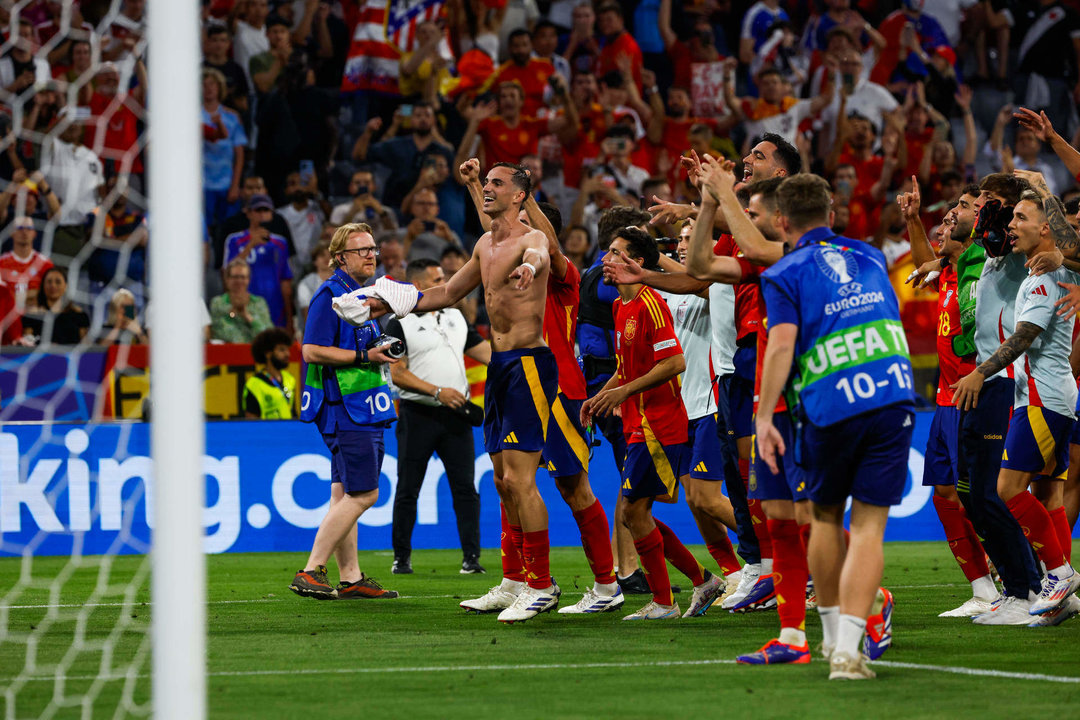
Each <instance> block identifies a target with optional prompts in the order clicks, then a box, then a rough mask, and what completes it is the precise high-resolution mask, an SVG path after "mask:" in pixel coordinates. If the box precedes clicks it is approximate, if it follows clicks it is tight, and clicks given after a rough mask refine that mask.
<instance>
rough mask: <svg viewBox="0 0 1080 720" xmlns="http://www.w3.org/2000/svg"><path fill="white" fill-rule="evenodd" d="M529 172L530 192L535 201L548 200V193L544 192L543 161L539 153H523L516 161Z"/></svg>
mask: <svg viewBox="0 0 1080 720" xmlns="http://www.w3.org/2000/svg"><path fill="white" fill-rule="evenodd" d="M518 164H519V165H521V167H523V168H525V170H526V172H528V173H529V180H530V181H531V183H530V185H531V187H532V190H531V193H532V196H533V199H534V200H536V202H538V203H541V202H548V194H547V193H546V192H544V163H543V162H542V161H541V160H540V156H539V155H524V156H522V158H521V162H520V163H518Z"/></svg>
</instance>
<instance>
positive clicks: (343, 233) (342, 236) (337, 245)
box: [330, 223, 371, 269]
mask: <svg viewBox="0 0 1080 720" xmlns="http://www.w3.org/2000/svg"><path fill="white" fill-rule="evenodd" d="M357 233H367V234H368V235H371V226H370V225H368V224H367V223H345V224H344V225H342V226H341V227H339V228H338V229H337V230H335V231H334V236H333V237H332V238H330V267H331V268H335V269H336V268H339V267H341V262H339V261H338V255H339V254H340V253H341V251H342V250H344V249H345V243H346V242H348V240H349V238H350V237H351V236H353V235H355V234H357Z"/></svg>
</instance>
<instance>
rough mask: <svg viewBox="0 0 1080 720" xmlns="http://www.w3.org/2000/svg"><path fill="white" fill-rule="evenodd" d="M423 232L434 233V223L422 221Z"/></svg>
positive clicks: (432, 221)
mask: <svg viewBox="0 0 1080 720" xmlns="http://www.w3.org/2000/svg"><path fill="white" fill-rule="evenodd" d="M424 232H435V221H434V220H425V221H424Z"/></svg>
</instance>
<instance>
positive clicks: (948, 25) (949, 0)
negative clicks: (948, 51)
mask: <svg viewBox="0 0 1080 720" xmlns="http://www.w3.org/2000/svg"><path fill="white" fill-rule="evenodd" d="M978 2H979V0H934V2H928V3H926V4H925V5H924V6H923V12H924V13H926V14H927V15H929V16H930V17H932V18H934V19H935V20H937V21H938V25H940V26H941V29H942V30H944V31H945V37H947V38H949V45H951V46H953V47H956V45H957V43H959V42H960V21H961V20H962V19H963V18H964V11H965V10H967V9H968V8H970V7H974V6H975V5H977V4H978Z"/></svg>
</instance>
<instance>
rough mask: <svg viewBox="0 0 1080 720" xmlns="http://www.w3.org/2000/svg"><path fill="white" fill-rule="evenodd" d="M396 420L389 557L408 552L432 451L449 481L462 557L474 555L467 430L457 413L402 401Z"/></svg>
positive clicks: (474, 499) (476, 534) (476, 523)
mask: <svg viewBox="0 0 1080 720" xmlns="http://www.w3.org/2000/svg"><path fill="white" fill-rule="evenodd" d="M399 410H400V417H399V418H398V422H397V431H396V432H397V441H398V483H397V492H396V493H395V495H394V527H393V533H392V536H393V544H394V557H404V558H407V557H409V555H410V554H411V553H412V533H413V527H414V526H415V525H416V500H417V498H418V497H419V496H420V488H421V486H422V485H423V484H424V475H425V473H427V466H428V461H429V460H431V455H432V453H438V454H439V458H440V459H441V460H442V462H443V467H444V468H445V469H446V477H447V479H448V480H449V481H450V494H451V496H452V497H453V499H454V514H455V515H456V516H457V528H458V537H459V538H460V540H461V551H462V554H463V555H465V556H471V557H479V556H480V494H479V493H478V492H476V485H475V484H474V482H475V480H474V479H475V475H476V457H475V452H474V450H473V431H472V426H471V425H469V423H467V422H466V421H465V419H464V417H462V416H461V415H460V414H458V413H456V412H454V411H453V410H450V409H449V408H446V407H441V406H440V407H431V406H428V405H421V404H419V403H414V402H410V401H409V400H402V401H401V404H400V408H399Z"/></svg>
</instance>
